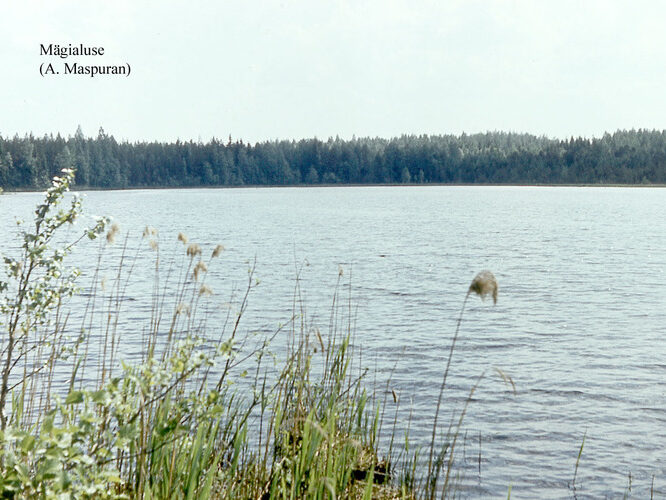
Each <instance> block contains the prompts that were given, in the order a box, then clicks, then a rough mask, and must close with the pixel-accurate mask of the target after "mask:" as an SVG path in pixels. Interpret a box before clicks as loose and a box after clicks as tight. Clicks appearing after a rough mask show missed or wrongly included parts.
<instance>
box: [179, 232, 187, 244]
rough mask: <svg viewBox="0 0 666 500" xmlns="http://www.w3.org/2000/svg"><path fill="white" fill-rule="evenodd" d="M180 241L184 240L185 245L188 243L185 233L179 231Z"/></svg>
mask: <svg viewBox="0 0 666 500" xmlns="http://www.w3.org/2000/svg"><path fill="white" fill-rule="evenodd" d="M178 241H182V242H183V245H187V236H185V235H184V234H183V233H178Z"/></svg>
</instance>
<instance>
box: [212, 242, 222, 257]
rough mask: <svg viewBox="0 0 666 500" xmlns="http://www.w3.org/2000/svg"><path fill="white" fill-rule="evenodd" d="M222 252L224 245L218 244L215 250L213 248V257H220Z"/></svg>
mask: <svg viewBox="0 0 666 500" xmlns="http://www.w3.org/2000/svg"><path fill="white" fill-rule="evenodd" d="M222 252H224V247H223V246H222V245H217V246H216V247H215V250H213V255H212V258H213V259H214V258H215V257H218V256H219V255H220V254H221V253H222Z"/></svg>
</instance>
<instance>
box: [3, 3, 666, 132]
mask: <svg viewBox="0 0 666 500" xmlns="http://www.w3.org/2000/svg"><path fill="white" fill-rule="evenodd" d="M664 19H666V2H661V1H637V0H633V1H612V0H604V1H581V0H577V1H563V0H557V1H550V0H538V1H537V0H524V1H523V0H514V1H512V0H505V1H501V0H497V1H470V0H463V1H446V0H439V1H418V0H412V1H391V0H377V1H374V0H373V1H364V0H353V1H316V0H307V1H288V0H285V1H258V0H239V1H230V0H223V1H219V0H217V1H213V0H210V1H208V0H190V1H187V2H186V1H174V0H159V1H158V0H155V1H153V0H150V1H137V0H115V1H114V2H103V1H90V0H59V1H57V2H54V1H52V0H50V1H34V0H29V1H26V0H23V1H5V2H3V4H2V6H1V7H0V41H1V43H0V68H2V69H1V73H0V90H1V93H0V134H2V135H4V136H8V135H14V134H15V133H18V134H20V135H23V134H25V133H26V132H30V131H32V132H33V133H35V134H37V135H42V134H44V133H50V132H53V133H56V132H60V133H62V134H64V135H72V134H73V133H74V132H75V130H76V127H77V125H79V124H80V125H81V127H82V129H83V131H84V134H86V135H89V136H96V135H97V131H98V129H99V127H100V126H103V127H104V129H105V130H106V132H107V133H109V134H113V135H114V136H116V137H117V138H119V139H129V140H175V139H178V138H180V139H194V140H197V139H202V140H204V141H205V140H208V139H210V138H211V137H218V138H223V139H226V137H227V136H228V135H229V134H231V135H232V136H233V137H234V138H242V139H244V140H246V141H252V142H254V141H260V140H266V139H276V138H287V139H291V138H296V139H297V138H303V137H313V136H317V137H319V138H323V139H325V138H328V137H330V136H336V135H339V136H340V137H342V138H350V137H351V136H352V135H356V136H359V137H364V136H382V137H391V136H395V135H400V134H403V133H408V134H422V133H426V134H448V133H453V134H459V133H461V132H463V131H464V132H467V133H474V132H485V131H488V130H503V131H515V132H529V133H533V134H537V135H542V134H545V135H547V136H550V137H568V136H570V135H576V136H577V135H583V136H592V135H595V136H599V135H601V134H603V132H604V131H614V130H617V129H629V128H648V129H653V128H656V129H665V128H666V29H664ZM49 43H53V44H61V45H67V44H69V43H73V44H79V43H83V44H85V45H89V46H90V45H92V46H103V47H104V48H105V51H106V52H105V55H104V56H103V57H98V58H92V57H88V58H70V59H68V60H67V61H70V62H74V61H76V62H79V63H83V64H104V65H108V64H124V63H129V64H130V66H131V69H132V73H131V75H130V76H129V77H127V78H125V77H118V76H115V77H108V76H107V77H95V78H90V77H87V76H75V75H58V76H57V77H56V76H48V77H42V76H40V74H39V66H40V64H41V63H43V62H47V61H49V62H53V61H56V58H47V57H43V56H40V54H39V46H40V44H49ZM57 62H58V64H59V65H61V64H62V62H61V61H57Z"/></svg>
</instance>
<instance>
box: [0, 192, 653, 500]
mask: <svg viewBox="0 0 666 500" xmlns="http://www.w3.org/2000/svg"><path fill="white" fill-rule="evenodd" d="M40 199H41V196H40V195H39V194H35V193H32V194H30V193H26V194H7V195H4V196H1V197H0V230H1V231H2V234H0V245H1V246H0V248H3V249H4V250H7V249H11V247H13V246H15V240H12V235H13V234H14V232H15V226H14V223H13V220H14V217H15V216H21V217H24V218H28V217H29V216H30V212H31V209H32V208H33V207H34V205H35V204H36V203H37V202H38V201H39V200H40ZM665 206H666V191H664V190H663V189H652V188H592V187H586V188H576V187H445V186H437V187H339V188H338V187H331V188H275V189H273V188H261V189H253V188H245V189H219V190H218V189H205V190H203V189H201V190H199V189H192V190H139V191H107V192H89V193H86V200H85V204H84V207H85V211H86V213H88V214H97V215H111V216H113V217H114V218H115V219H116V220H117V221H118V222H119V224H120V225H121V228H122V229H123V230H129V231H131V232H132V233H133V234H134V235H135V236H136V239H137V240H138V239H139V238H140V235H141V232H142V231H143V228H144V226H146V225H151V226H154V227H156V228H157V229H159V231H160V251H161V252H162V254H163V255H165V256H168V254H169V252H182V245H180V246H179V244H178V242H176V235H177V234H178V232H179V231H182V232H183V233H185V234H187V236H188V237H189V238H190V240H191V241H196V242H198V243H200V244H201V245H202V246H204V247H205V248H208V250H206V251H210V249H212V248H213V247H214V245H215V244H217V243H221V244H223V245H225V247H226V251H225V252H224V254H223V256H222V258H221V259H220V260H219V262H217V263H216V264H215V265H214V267H212V268H211V283H212V285H211V286H212V287H213V288H214V290H215V292H216V295H215V296H214V299H215V300H218V301H219V302H220V303H223V302H225V301H228V300H229V294H230V293H231V290H233V289H236V290H238V291H242V290H243V289H244V287H245V282H246V280H247V267H248V264H247V262H248V261H252V260H254V259H256V276H257V277H258V278H259V279H260V280H261V283H260V285H259V286H258V287H257V288H256V289H255V290H254V291H253V292H252V294H251V295H250V305H249V309H248V312H247V315H246V318H247V323H246V324H245V328H246V329H247V330H255V329H256V330H262V331H272V330H273V329H275V328H276V327H277V325H278V324H279V323H281V322H284V321H286V320H287V319H288V318H289V317H290V315H291V311H292V306H293V292H294V284H295V277H296V275H297V273H300V279H301V286H302V290H303V296H304V302H305V304H306V305H307V309H308V313H309V315H310V317H312V318H315V321H318V322H320V323H321V324H322V325H327V324H328V318H329V314H330V308H331V301H332V296H333V292H334V287H335V284H336V282H337V280H338V273H339V269H340V268H342V270H343V272H344V280H349V279H350V278H349V277H350V275H351V297H352V302H353V304H354V318H355V332H356V337H355V343H356V344H357V345H359V346H362V348H363V359H364V360H365V362H366V363H367V365H368V366H369V367H370V368H371V369H372V370H373V372H374V373H376V374H377V375H376V377H377V380H378V384H379V382H380V381H381V380H383V379H386V377H388V375H389V373H390V371H391V370H392V369H394V367H395V371H394V373H393V378H392V383H391V387H392V388H393V389H395V391H396V392H397V393H398V394H399V395H400V398H401V401H402V410H404V411H402V413H401V418H403V417H404V415H406V414H408V413H409V411H412V412H413V414H412V424H411V435H412V438H413V439H414V440H415V441H417V442H421V443H426V442H428V441H429V435H430V432H431V427H430V425H431V422H432V415H433V412H434V407H435V403H436V399H437V394H438V390H439V385H440V381H441V376H442V372H443V370H444V367H445V363H446V358H447V355H448V348H449V345H450V342H451V338H452V335H453V332H454V330H455V325H456V320H457V317H458V314H459V311H460V307H461V305H462V302H463V299H464V297H465V293H466V291H467V287H468V286H469V283H470V281H471V280H472V278H473V277H474V275H475V274H476V273H477V272H478V271H481V270H483V269H489V270H491V271H493V272H494V273H495V275H496V277H497V279H498V282H499V286H500V293H499V300H498V302H497V305H495V306H493V304H492V301H486V302H482V301H481V300H480V299H478V298H477V297H471V298H470V300H469V301H468V304H467V308H466V312H465V316H464V320H463V323H462V326H461V330H460V336H459V339H458V343H457V347H456V351H455V353H454V358H453V364H452V371H451V375H450V385H451V389H450V391H448V393H447V398H446V400H445V402H444V405H445V406H446V408H447V409H449V408H453V409H458V410H459V409H460V407H461V404H462V401H464V399H465V397H466V395H467V393H468V391H469V389H470V387H471V386H472V384H473V383H474V381H475V380H476V378H477V377H478V376H479V375H480V374H481V373H482V372H484V370H485V372H486V376H485V378H484V380H483V381H482V382H481V384H480V387H479V389H478V391H477V392H476V394H475V396H474V400H473V402H472V403H471V405H470V407H469V409H468V414H467V417H466V419H465V423H464V432H466V433H467V440H466V442H465V446H464V450H463V449H462V448H461V450H460V460H461V461H462V462H463V464H462V467H463V469H464V470H465V479H464V481H463V486H464V488H465V489H464V490H463V492H462V495H463V496H468V497H488V496H491V497H497V498H499V497H506V494H507V491H508V489H509V486H511V488H512V498H566V497H572V496H573V492H572V490H571V488H570V483H571V480H572V478H573V474H574V467H575V464H576V457H577V454H578V451H579V448H580V445H581V442H582V440H583V436H584V435H585V434H586V436H587V437H586V441H585V447H584V450H583V454H582V457H581V461H580V466H579V470H578V476H577V480H576V485H577V489H576V492H577V495H578V497H579V498H586V497H592V498H604V497H621V496H622V495H623V494H624V492H625V491H626V490H627V488H628V487H629V484H630V480H629V476H630V475H631V494H632V495H633V496H634V497H635V498H649V496H650V490H651V485H652V481H653V477H654V493H655V498H657V497H660V496H662V495H664V494H665V493H666V454H665V453H664V450H666V341H665V340H664V337H665V334H666V280H665V278H666V276H665V274H664V270H665V269H666V218H665V217H664V215H663V214H664V207H665ZM86 248H88V249H89V250H85V249H79V250H77V252H76V263H77V265H79V266H80V267H81V268H83V269H84V270H86V269H92V268H94V267H95V265H96V258H97V257H96V256H97V253H96V251H93V247H90V246H88V247H86ZM95 248H96V247H95ZM116 252H117V250H116ZM107 262H108V263H107ZM113 262H115V261H113V259H104V260H103V261H102V271H104V269H105V266H107V265H108V266H111V265H112V263H113ZM109 269H110V268H109ZM299 269H300V271H299ZM109 272H111V271H109ZM137 272H138V273H139V274H138V276H139V277H141V276H142V273H143V274H145V276H146V278H147V279H146V280H142V279H137V282H138V284H137V285H136V286H137V287H138V288H137V290H138V291H136V292H134V293H135V295H136V296H135V297H134V299H133V300H135V301H137V304H140V303H141V301H142V300H148V306H149V298H147V297H148V295H149V291H150V289H151V286H152V285H151V280H150V278H149V277H150V271H149V270H143V269H141V267H140V266H139V268H138V270H137ZM142 283H143V284H142ZM142 286H143V289H144V290H145V292H146V293H145V294H143V295H145V297H143V298H142V293H141V287H142ZM343 293H345V294H346V293H347V289H343ZM129 309H130V310H131V311H141V310H144V309H141V307H130V308H129ZM148 309H149V308H146V309H145V310H146V311H147V310H148ZM139 319H140V318H138V317H132V318H129V319H128V323H127V324H121V328H126V329H128V330H131V329H132V322H136V321H138V320H139ZM322 330H323V328H322ZM128 338H130V339H131V338H134V342H135V343H136V342H139V338H140V337H139V335H138V334H135V337H131V335H130V337H128ZM121 350H122V352H121V356H123V355H124V356H125V357H128V358H132V356H133V355H135V354H136V352H137V346H136V345H132V342H124V344H123V346H122V347H121ZM494 367H497V368H500V369H501V370H503V371H504V372H505V373H506V374H507V375H509V376H511V377H512V379H513V381H514V382H515V385H516V393H515V394H514V393H513V391H512V390H511V388H510V387H508V386H507V385H506V384H505V383H503V381H502V380H501V378H500V377H499V376H498V375H497V373H496V372H495V371H494ZM447 411H448V410H447ZM448 418H449V417H448V416H444V417H443V418H442V419H441V420H440V421H441V422H442V425H443V426H446V425H447V424H448ZM479 437H480V442H481V444H480V448H481V457H482V460H481V466H480V470H479V464H478V455H479Z"/></svg>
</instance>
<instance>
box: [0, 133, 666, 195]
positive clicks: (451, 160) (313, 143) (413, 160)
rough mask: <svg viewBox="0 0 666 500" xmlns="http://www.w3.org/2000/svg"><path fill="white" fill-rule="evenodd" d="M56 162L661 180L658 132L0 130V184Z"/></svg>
mask: <svg viewBox="0 0 666 500" xmlns="http://www.w3.org/2000/svg"><path fill="white" fill-rule="evenodd" d="M63 168H76V169H77V176H78V177H77V182H78V184H79V185H80V186H84V187H92V188H126V187H151V186H153V187H168V186H173V187H176V186H237V185H302V184H336V183H341V184H385V183H415V184H424V183H470V184H471V183H493V184H596V183H605V184H651V183H652V184H654V183H659V184H666V131H649V130H630V131H617V132H615V133H613V134H605V135H604V136H603V137H600V138H594V139H586V138H582V137H578V138H573V137H572V138H570V139H567V140H559V139H549V138H546V137H537V136H533V135H529V134H515V133H504V132H488V133H485V134H473V135H466V134H462V135H460V136H453V135H441V136H426V135H421V136H402V137H397V138H393V139H381V138H359V139H357V138H355V139H352V140H348V141H345V140H340V139H337V138H336V139H328V140H327V141H321V140H318V139H316V138H315V139H304V140H300V141H272V142H262V143H256V144H254V145H252V144H248V143H244V142H243V141H232V139H231V138H229V140H228V141H220V140H217V139H212V140H211V141H209V142H207V143H201V142H192V141H190V142H181V141H177V142H175V143H159V142H150V143H148V142H139V143H129V142H118V141H116V139H114V137H113V136H110V135H108V134H106V133H105V132H104V130H102V129H100V130H99V134H98V135H97V137H96V138H94V139H93V138H86V137H84V135H83V133H82V132H81V130H80V129H79V130H77V132H76V134H75V135H74V136H73V137H69V138H63V137H61V136H60V135H57V136H56V137H53V136H44V137H34V136H32V135H29V136H25V137H18V136H14V137H13V138H4V137H0V187H4V188H5V189H6V190H7V189H10V190H12V189H41V188H44V187H46V186H47V185H48V183H49V179H50V178H51V177H52V176H54V175H56V174H57V173H58V172H59V171H60V170H61V169H63Z"/></svg>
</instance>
